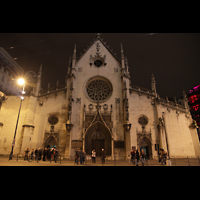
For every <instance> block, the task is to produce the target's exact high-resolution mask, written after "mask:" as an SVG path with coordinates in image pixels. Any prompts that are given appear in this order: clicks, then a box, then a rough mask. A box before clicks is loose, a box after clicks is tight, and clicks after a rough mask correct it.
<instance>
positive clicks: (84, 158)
mask: <svg viewBox="0 0 200 200" xmlns="http://www.w3.org/2000/svg"><path fill="white" fill-rule="evenodd" d="M85 160H86V152H85V151H84V150H83V164H85Z"/></svg>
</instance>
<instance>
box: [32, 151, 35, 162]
mask: <svg viewBox="0 0 200 200" xmlns="http://www.w3.org/2000/svg"><path fill="white" fill-rule="evenodd" d="M34 156H35V154H34V149H32V151H31V160H33V157H34Z"/></svg>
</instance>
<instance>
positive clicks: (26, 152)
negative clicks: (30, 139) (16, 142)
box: [24, 148, 29, 160]
mask: <svg viewBox="0 0 200 200" xmlns="http://www.w3.org/2000/svg"><path fill="white" fill-rule="evenodd" d="M28 152H29V149H28V148H27V149H25V156H24V160H26V159H27V160H28Z"/></svg>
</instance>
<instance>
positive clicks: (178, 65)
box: [0, 33, 200, 98]
mask: <svg viewBox="0 0 200 200" xmlns="http://www.w3.org/2000/svg"><path fill="white" fill-rule="evenodd" d="M100 37H101V38H103V40H104V41H105V42H106V44H107V45H109V46H110V48H111V49H113V52H114V53H117V54H116V55H117V57H118V58H121V57H120V44H121V43H122V44H123V48H124V54H125V56H126V57H127V58H128V63H129V70H130V74H131V82H132V84H133V85H138V86H140V87H144V88H147V89H151V74H152V73H153V74H154V76H155V79H156V83H157V92H158V93H159V94H160V96H161V97H162V98H165V97H166V96H168V97H174V96H176V97H177V98H179V97H180V96H181V95H182V92H183V90H185V91H186V92H189V90H190V89H191V88H192V87H194V86H195V85H198V84H200V33H103V34H101V36H100ZM94 38H96V35H95V34H94V33H0V46H1V47H3V48H4V49H5V50H7V51H8V53H9V54H10V55H11V56H12V57H13V58H17V59H16V62H17V63H18V64H19V65H20V66H21V67H22V68H23V69H24V70H25V71H34V72H36V73H37V72H38V70H39V67H40V64H42V66H43V74H42V88H43V89H45V88H47V85H48V83H49V82H50V84H51V87H54V86H55V85H56V82H57V80H59V83H60V84H64V83H65V77H66V74H67V67H68V62H69V57H70V56H72V53H73V49H74V45H75V44H76V48H77V58H78V57H79V56H80V54H81V53H84V49H87V46H89V45H90V43H91V42H93V41H94ZM88 62H89V61H88Z"/></svg>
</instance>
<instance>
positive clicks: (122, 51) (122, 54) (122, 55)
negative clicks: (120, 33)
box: [121, 43, 125, 69]
mask: <svg viewBox="0 0 200 200" xmlns="http://www.w3.org/2000/svg"><path fill="white" fill-rule="evenodd" d="M121 63H122V69H124V68H125V65H124V50H123V46H122V43H121Z"/></svg>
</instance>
